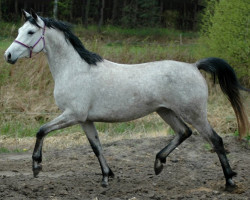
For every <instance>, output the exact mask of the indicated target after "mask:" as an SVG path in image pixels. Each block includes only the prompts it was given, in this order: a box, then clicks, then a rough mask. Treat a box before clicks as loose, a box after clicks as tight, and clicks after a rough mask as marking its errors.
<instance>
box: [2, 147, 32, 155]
mask: <svg viewBox="0 0 250 200" xmlns="http://www.w3.org/2000/svg"><path fill="white" fill-rule="evenodd" d="M25 151H27V150H26V149H14V150H10V149H8V148H5V147H0V154H1V153H21V152H25Z"/></svg>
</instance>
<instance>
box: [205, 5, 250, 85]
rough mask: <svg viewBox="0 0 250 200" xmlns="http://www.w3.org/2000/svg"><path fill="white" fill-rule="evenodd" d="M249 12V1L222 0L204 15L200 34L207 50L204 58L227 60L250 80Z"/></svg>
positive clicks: (241, 75)
mask: <svg viewBox="0 0 250 200" xmlns="http://www.w3.org/2000/svg"><path fill="white" fill-rule="evenodd" d="M213 7H214V14H213ZM249 11H250V3H249V1H248V0H221V1H220V2H218V3H216V1H215V0H213V1H211V2H210V4H209V5H208V10H207V11H206V12H205V15H204V20H203V27H202V30H201V33H202V37H201V42H202V43H204V44H205V46H206V49H204V51H202V53H201V54H202V57H208V56H216V57H221V58H223V59H225V60H227V61H228V62H229V63H230V64H231V65H232V66H234V68H235V70H236V72H237V74H238V76H239V77H241V78H244V77H249V76H250V69H249V65H250V49H249V46H250V31H249V26H250V21H249V19H250V12H249ZM248 80H249V79H248Z"/></svg>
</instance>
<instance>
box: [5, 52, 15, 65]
mask: <svg viewBox="0 0 250 200" xmlns="http://www.w3.org/2000/svg"><path fill="white" fill-rule="evenodd" d="M4 59H5V60H6V61H7V62H8V63H10V64H15V63H16V61H17V59H13V58H12V56H11V53H10V52H5V54H4Z"/></svg>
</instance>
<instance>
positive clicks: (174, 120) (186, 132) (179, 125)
mask: <svg viewBox="0 0 250 200" xmlns="http://www.w3.org/2000/svg"><path fill="white" fill-rule="evenodd" d="M157 113H158V114H159V115H160V116H161V118H162V119H163V120H164V121H165V122H166V123H168V124H169V125H170V126H171V128H172V129H173V130H174V131H175V133H176V135H175V137H174V139H173V140H172V141H171V142H170V143H169V144H168V145H167V146H166V147H165V148H163V149H162V150H161V151H160V152H159V153H157V155H156V159H155V165H154V170H155V174H156V175H158V174H159V173H161V171H162V169H163V163H166V157H167V156H168V155H169V154H170V153H171V152H172V151H173V150H174V149H175V148H176V147H177V146H178V145H180V144H181V143H182V142H183V141H184V140H186V139H187V138H188V137H189V136H191V134H192V131H191V129H190V128H189V127H188V126H187V125H186V124H185V123H184V122H183V120H181V119H180V118H179V117H178V116H177V115H176V114H175V113H174V112H173V111H172V110H169V109H165V108H161V109H160V110H158V111H157Z"/></svg>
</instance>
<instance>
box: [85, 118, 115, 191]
mask: <svg viewBox="0 0 250 200" xmlns="http://www.w3.org/2000/svg"><path fill="white" fill-rule="evenodd" d="M81 125H82V128H83V130H84V132H85V133H86V136H87V138H88V140H89V143H90V145H91V147H92V149H93V151H94V153H95V155H96V157H97V158H98V161H99V163H100V166H101V169H102V175H103V179H102V186H103V187H106V186H108V179H109V177H114V173H113V172H112V171H111V169H110V168H109V166H108V164H107V162H106V160H105V158H104V156H103V150H102V147H101V143H100V140H99V137H98V133H97V130H96V128H95V125H94V123H93V122H90V121H87V122H85V123H82V124H81Z"/></svg>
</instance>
